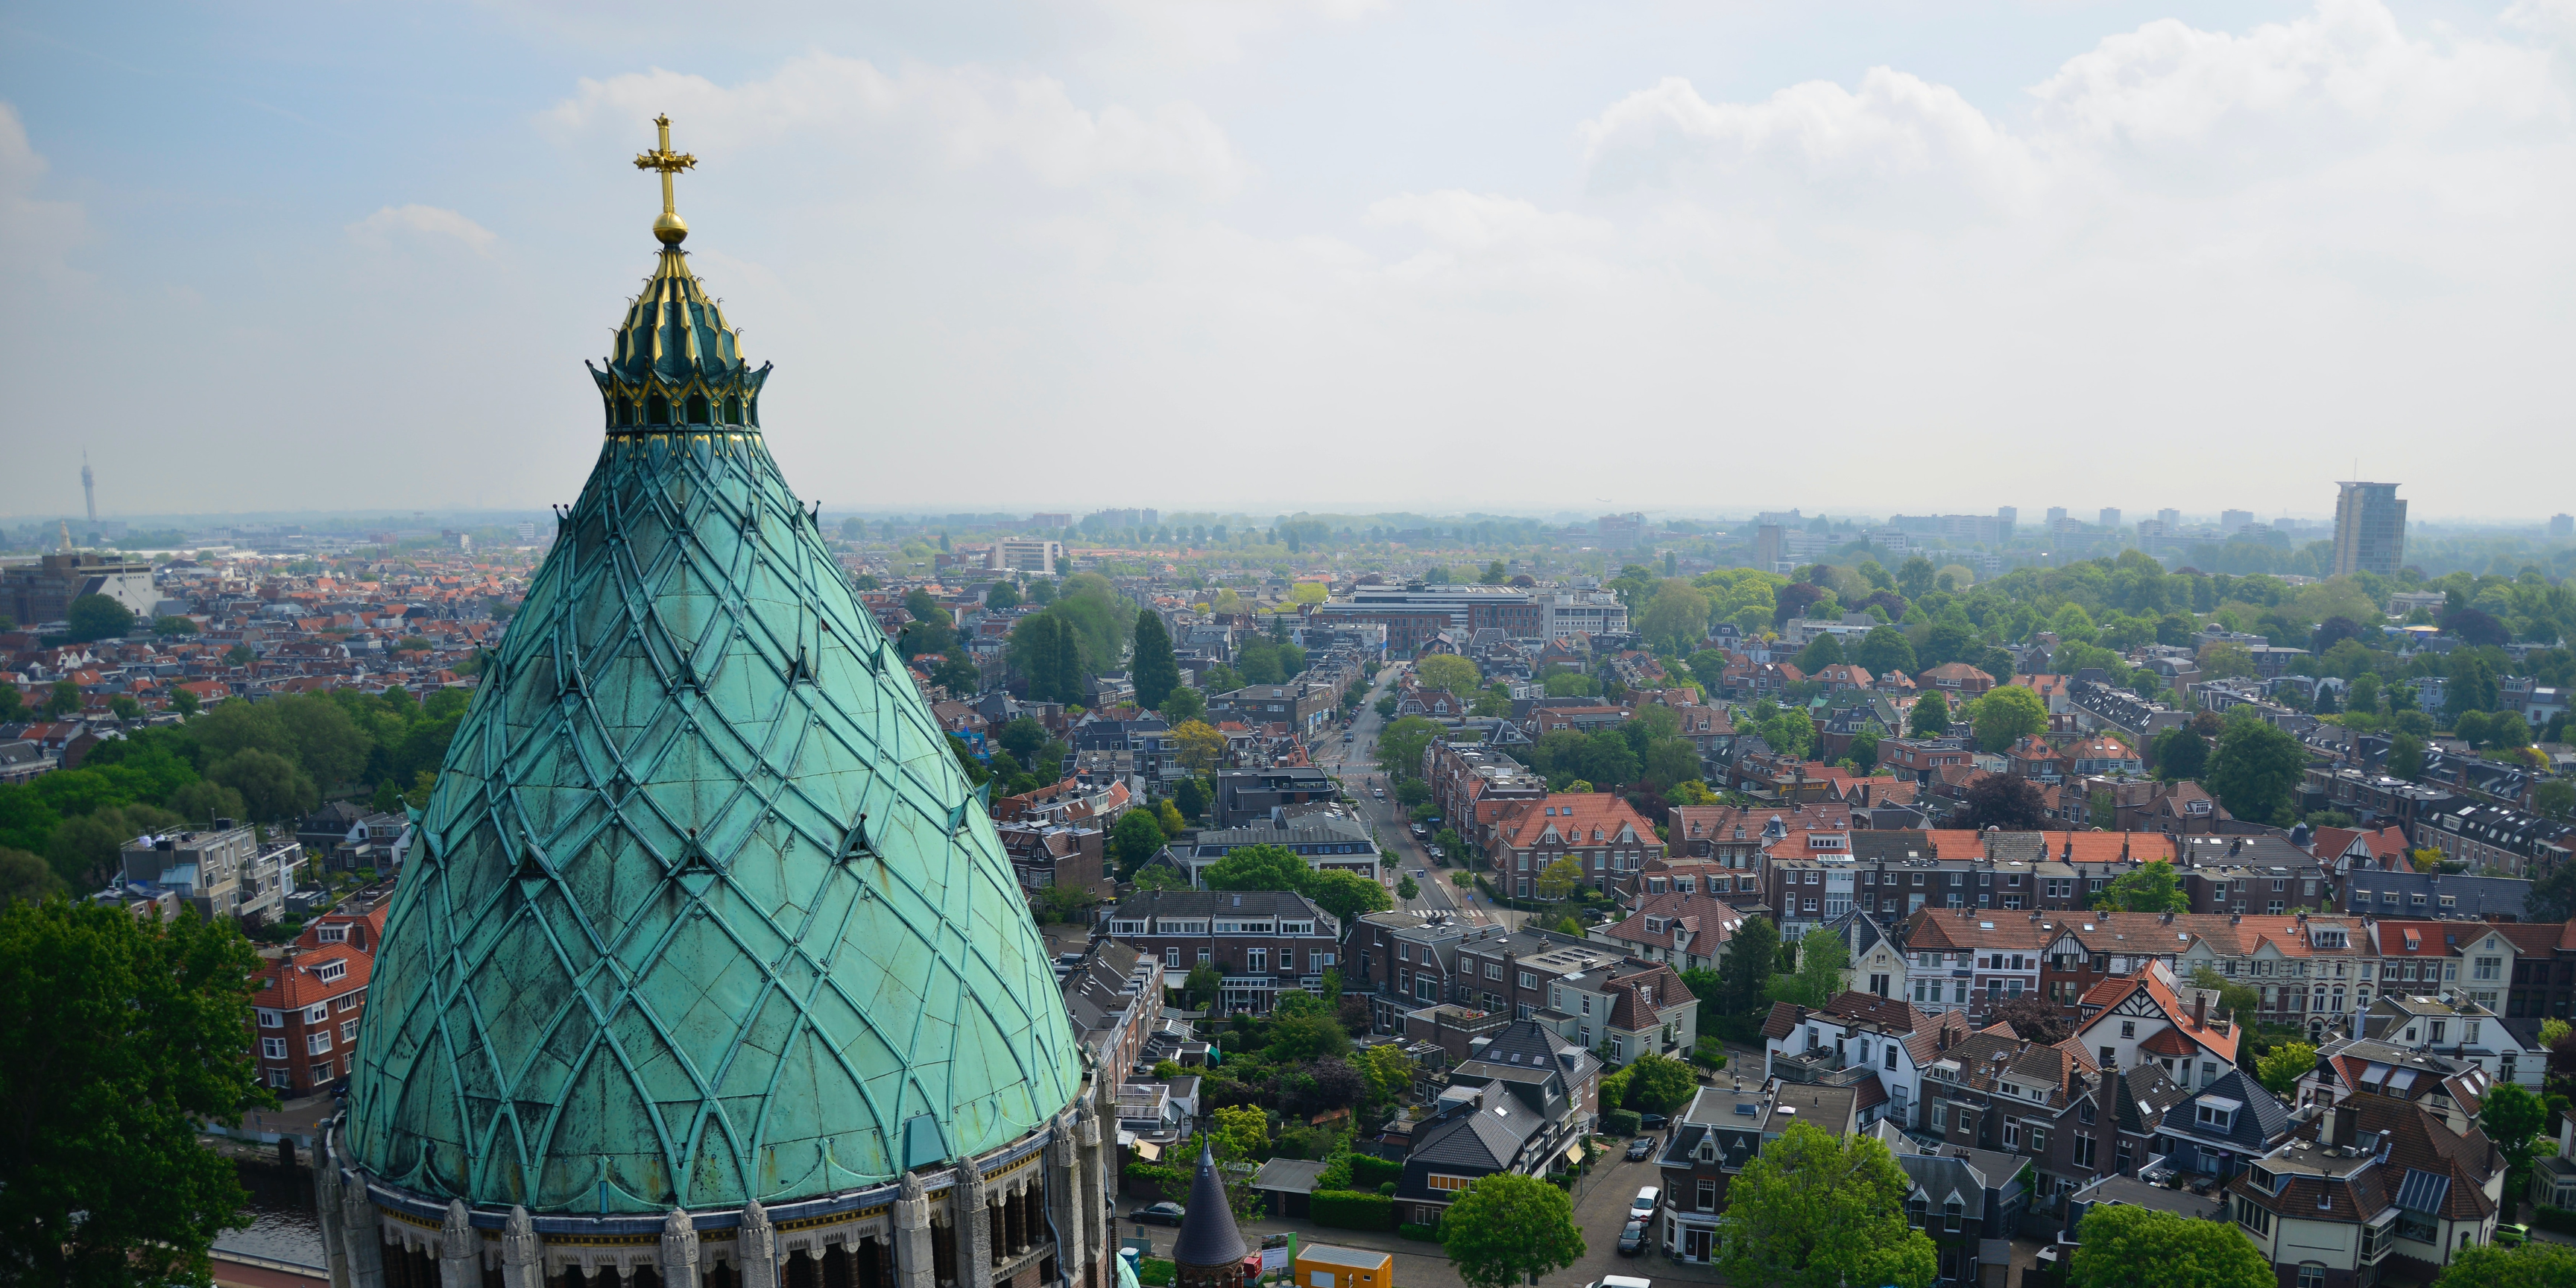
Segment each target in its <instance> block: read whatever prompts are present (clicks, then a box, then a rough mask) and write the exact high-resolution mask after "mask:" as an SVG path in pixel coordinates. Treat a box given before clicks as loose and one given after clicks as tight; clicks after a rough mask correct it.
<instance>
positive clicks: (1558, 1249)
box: [1440, 1172, 1584, 1288]
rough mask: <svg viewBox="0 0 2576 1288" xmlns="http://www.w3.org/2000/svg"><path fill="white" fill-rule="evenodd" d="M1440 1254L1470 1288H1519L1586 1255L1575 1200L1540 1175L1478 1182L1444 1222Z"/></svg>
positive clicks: (1509, 1174)
mask: <svg viewBox="0 0 2576 1288" xmlns="http://www.w3.org/2000/svg"><path fill="white" fill-rule="evenodd" d="M1440 1250H1441V1251H1443V1252H1445V1253H1447V1254H1449V1262H1450V1265H1451V1267H1452V1268H1454V1269H1456V1270H1457V1272H1458V1277H1459V1278H1460V1279H1462V1280H1465V1281H1466V1283H1467V1288H1517V1285H1519V1284H1521V1283H1522V1282H1524V1281H1535V1280H1536V1279H1538V1278H1539V1277H1540V1276H1542V1275H1548V1274H1553V1273H1555V1272H1556V1271H1559V1270H1563V1269H1565V1268H1566V1267H1568V1266H1571V1265H1573V1264H1574V1263H1575V1262H1576V1261H1577V1260H1578V1259H1580V1258H1581V1257H1582V1256H1583V1253H1584V1243H1583V1231H1582V1230H1581V1229H1580V1228H1578V1227H1577V1226H1576V1225H1575V1224H1574V1200H1573V1199H1571V1198H1569V1197H1568V1196H1567V1195H1566V1192H1565V1191H1563V1190H1561V1189H1558V1188H1557V1187H1555V1186H1553V1185H1550V1184H1548V1183H1547V1182H1545V1181H1542V1180H1540V1179H1538V1178H1537V1177H1534V1176H1523V1175H1521V1174H1520V1173H1518V1172H1496V1173H1494V1174H1493V1175H1490V1176H1487V1177H1484V1178H1482V1179H1480V1180H1478V1181H1477V1182H1476V1183H1475V1184H1474V1185H1473V1186H1470V1187H1469V1188H1468V1189H1467V1191H1466V1192H1465V1193H1464V1194H1461V1195H1459V1196H1458V1200H1457V1202H1455V1203H1452V1204H1450V1205H1449V1210H1448V1212H1447V1213H1445V1214H1443V1215H1442V1217H1441V1219H1440Z"/></svg>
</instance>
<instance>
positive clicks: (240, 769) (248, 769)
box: [206, 747, 321, 823]
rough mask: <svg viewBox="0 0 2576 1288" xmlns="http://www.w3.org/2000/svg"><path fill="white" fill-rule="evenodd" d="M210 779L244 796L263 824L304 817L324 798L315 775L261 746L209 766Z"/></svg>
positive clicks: (244, 803)
mask: <svg viewBox="0 0 2576 1288" xmlns="http://www.w3.org/2000/svg"><path fill="white" fill-rule="evenodd" d="M206 780H207V781H208V782H212V783H220V784H222V785H223V786H225V787H229V788H231V789H232V790H234V791H236V792H239V793H241V798H242V807H243V809H244V810H245V811H247V812H248V814H249V816H250V817H251V818H252V819H255V820H257V821H259V822H263V823H267V822H276V821H279V820H283V819H291V818H302V817H303V816H304V815H306V814H309V813H312V812H313V806H314V805H315V804H316V803H317V802H318V801H319V800H320V799H321V795H320V793H319V792H318V791H316V790H315V789H314V786H313V778H312V776H311V775H309V774H307V773H305V772H304V770H303V769H301V768H299V767H297V766H296V765H295V764H293V763H292V762H290V761H288V760H287V759H286V758H285V757H283V756H280V755H277V754H276V753H274V752H269V751H263V750H261V749H259V748H257V747H245V748H243V749H242V750H240V751H236V752H234V753H233V754H231V755H229V756H226V757H224V758H223V759H222V760H219V761H217V762H215V763H214V764H213V765H210V766H208V767H207V769H206Z"/></svg>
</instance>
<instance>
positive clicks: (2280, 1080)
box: [2254, 1042, 2317, 1100]
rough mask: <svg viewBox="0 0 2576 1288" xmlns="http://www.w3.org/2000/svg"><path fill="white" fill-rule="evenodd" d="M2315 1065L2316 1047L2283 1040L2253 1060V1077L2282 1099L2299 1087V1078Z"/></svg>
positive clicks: (2313, 1068) (2285, 1098)
mask: <svg viewBox="0 0 2576 1288" xmlns="http://www.w3.org/2000/svg"><path fill="white" fill-rule="evenodd" d="M2316 1067H2317V1049H2316V1048H2315V1047H2312V1046H2309V1045H2308V1044H2307V1043H2305V1042H2284V1043H2282V1044H2280V1045H2279V1046H2276V1047H2274V1048H2272V1049H2271V1050H2269V1051H2266V1052H2264V1053H2263V1055H2262V1057H2261V1058H2260V1059H2257V1060H2256V1061H2255V1062H2254V1077H2255V1079H2256V1080H2257V1081H2259V1082H2261V1083H2262V1084H2263V1086H2264V1088H2265V1089H2266V1090H2268V1091H2270V1092H2271V1093H2272V1094H2273V1095H2276V1096H2279V1097H2281V1098H2282V1099H2284V1100H2287V1099H2289V1098H2290V1096H2291V1095H2292V1094H2293V1093H2295V1092H2296V1091H2297V1090H2298V1089H2299V1079H2301V1078H2304V1077H2306V1076H2308V1074H2309V1073H2311V1072H2313V1071H2314V1070H2315V1069H2316Z"/></svg>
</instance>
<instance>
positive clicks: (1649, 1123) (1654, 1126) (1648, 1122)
mask: <svg viewBox="0 0 2576 1288" xmlns="http://www.w3.org/2000/svg"><path fill="white" fill-rule="evenodd" d="M1671 1121H1672V1120H1671V1119H1669V1118H1666V1117H1664V1116H1663V1115H1662V1114H1639V1115H1637V1125H1638V1126H1640V1127H1643V1128H1645V1129H1646V1130H1648V1131H1662V1130H1663V1129H1664V1124H1665V1123H1668V1122H1671Z"/></svg>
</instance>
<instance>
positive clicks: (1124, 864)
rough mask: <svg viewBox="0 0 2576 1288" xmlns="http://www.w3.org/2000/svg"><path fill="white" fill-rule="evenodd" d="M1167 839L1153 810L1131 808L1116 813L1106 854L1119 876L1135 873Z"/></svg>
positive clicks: (1121, 877) (1125, 876) (1128, 875)
mask: <svg viewBox="0 0 2576 1288" xmlns="http://www.w3.org/2000/svg"><path fill="white" fill-rule="evenodd" d="M1166 839H1167V838H1166V837H1165V836H1164V835H1163V825H1162V824H1161V823H1159V822H1157V821H1156V820H1155V818H1154V815H1153V812H1152V811H1150V810H1141V809H1131V810H1129V811H1127V812H1126V813H1124V814H1121V815H1119V816H1118V822H1117V825H1116V826H1114V827H1111V828H1110V829H1109V857H1110V860H1111V861H1112V862H1113V863H1115V864H1117V865H1118V875H1119V877H1120V879H1122V880H1123V879H1125V878H1128V877H1132V876H1134V875H1136V869H1137V867H1138V866H1139V865H1141V864H1143V863H1144V862H1145V860H1147V859H1150V858H1152V857H1154V855H1155V853H1156V852H1157V851H1160V850H1161V849H1162V848H1163V844H1164V842H1165V840H1166ZM1228 857H1232V856H1228ZM1236 888H1238V889H1239V888H1241V887H1236Z"/></svg>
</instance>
